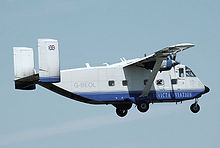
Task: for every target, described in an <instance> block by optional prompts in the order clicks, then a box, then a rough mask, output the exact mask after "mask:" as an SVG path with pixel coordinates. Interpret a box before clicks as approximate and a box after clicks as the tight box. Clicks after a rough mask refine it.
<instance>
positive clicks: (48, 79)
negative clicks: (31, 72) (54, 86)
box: [39, 76, 60, 83]
mask: <svg viewBox="0 0 220 148" xmlns="http://www.w3.org/2000/svg"><path fill="white" fill-rule="evenodd" d="M39 81H40V82H51V83H55V82H60V77H59V76H58V77H40V78H39Z"/></svg>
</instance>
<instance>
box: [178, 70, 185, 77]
mask: <svg viewBox="0 0 220 148" xmlns="http://www.w3.org/2000/svg"><path fill="white" fill-rule="evenodd" d="M179 77H181V78H182V77H184V69H183V68H180V69H179Z"/></svg>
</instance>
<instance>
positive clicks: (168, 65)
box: [160, 59, 178, 71]
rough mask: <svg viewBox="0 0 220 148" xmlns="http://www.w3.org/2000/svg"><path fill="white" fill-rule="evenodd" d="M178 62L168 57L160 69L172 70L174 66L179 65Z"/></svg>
mask: <svg viewBox="0 0 220 148" xmlns="http://www.w3.org/2000/svg"><path fill="white" fill-rule="evenodd" d="M177 64H178V63H177V62H176V61H174V60H171V59H168V60H163V62H162V64H161V66H160V71H167V70H170V69H171V68H172V67H173V66H175V65H177Z"/></svg>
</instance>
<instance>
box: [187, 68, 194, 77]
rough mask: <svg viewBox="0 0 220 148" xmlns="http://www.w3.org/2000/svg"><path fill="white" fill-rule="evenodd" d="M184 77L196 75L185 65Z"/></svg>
mask: <svg viewBox="0 0 220 148" xmlns="http://www.w3.org/2000/svg"><path fill="white" fill-rule="evenodd" d="M186 77H196V75H195V74H194V73H193V72H192V70H191V69H190V68H189V67H187V66H186Z"/></svg>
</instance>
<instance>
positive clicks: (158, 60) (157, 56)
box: [124, 43, 195, 97]
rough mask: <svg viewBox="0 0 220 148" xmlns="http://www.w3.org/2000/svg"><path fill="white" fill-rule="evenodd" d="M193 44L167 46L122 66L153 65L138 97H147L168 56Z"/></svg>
mask: <svg viewBox="0 0 220 148" xmlns="http://www.w3.org/2000/svg"><path fill="white" fill-rule="evenodd" d="M194 46H195V45H194V44H191V43H183V44H177V45H173V46H169V47H166V48H163V49H161V50H159V51H157V52H155V53H154V54H152V55H150V56H147V57H144V58H141V59H138V60H135V61H132V62H130V63H127V65H125V66H124V68H126V67H130V66H138V67H146V65H147V63H150V62H151V63H154V66H153V69H152V72H151V76H150V78H149V80H148V81H147V83H146V86H145V88H144V90H143V92H142V94H141V96H140V97H144V96H147V95H148V93H149V91H150V88H151V86H152V84H153V82H154V79H155V77H156V75H157V73H158V71H159V70H160V67H161V64H162V62H163V61H164V60H166V59H167V57H168V56H170V55H176V53H178V52H180V51H183V50H186V49H188V48H190V47H194Z"/></svg>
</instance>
